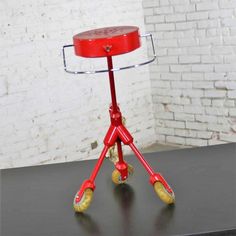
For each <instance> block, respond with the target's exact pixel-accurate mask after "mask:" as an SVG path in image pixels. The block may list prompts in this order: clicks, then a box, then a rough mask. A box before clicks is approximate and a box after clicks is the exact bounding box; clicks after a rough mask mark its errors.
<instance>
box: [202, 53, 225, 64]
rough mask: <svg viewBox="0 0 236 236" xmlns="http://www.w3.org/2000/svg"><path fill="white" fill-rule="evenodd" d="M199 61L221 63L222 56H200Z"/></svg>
mask: <svg viewBox="0 0 236 236" xmlns="http://www.w3.org/2000/svg"><path fill="white" fill-rule="evenodd" d="M201 63H203V64H205V63H210V64H212V63H223V56H220V55H217V56H205V55H203V56H201Z"/></svg>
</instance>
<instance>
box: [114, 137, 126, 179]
mask: <svg viewBox="0 0 236 236" xmlns="http://www.w3.org/2000/svg"><path fill="white" fill-rule="evenodd" d="M116 143H117V151H118V157H119V161H118V162H117V163H116V164H115V166H116V169H117V170H118V171H119V172H120V174H121V180H122V181H124V180H126V179H127V178H128V165H127V163H126V162H125V161H124V158H123V152H122V147H121V141H120V139H119V138H118V139H117V141H116Z"/></svg>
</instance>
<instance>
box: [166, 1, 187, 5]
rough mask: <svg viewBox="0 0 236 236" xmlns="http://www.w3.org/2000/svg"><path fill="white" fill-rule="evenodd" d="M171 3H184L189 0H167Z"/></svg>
mask: <svg viewBox="0 0 236 236" xmlns="http://www.w3.org/2000/svg"><path fill="white" fill-rule="evenodd" d="M169 2H170V4H172V5H186V4H189V0H169Z"/></svg>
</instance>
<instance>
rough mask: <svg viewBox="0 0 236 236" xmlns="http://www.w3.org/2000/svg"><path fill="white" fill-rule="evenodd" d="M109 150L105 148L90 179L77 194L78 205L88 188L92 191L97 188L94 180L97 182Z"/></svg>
mask: <svg viewBox="0 0 236 236" xmlns="http://www.w3.org/2000/svg"><path fill="white" fill-rule="evenodd" d="M108 148H109V147H108V146H104V148H103V150H102V153H101V155H100V157H99V159H98V161H97V163H96V165H95V167H94V169H93V171H92V174H91V176H90V178H89V179H87V180H85V181H84V182H83V184H82V185H81V187H80V190H79V191H78V192H77V194H76V197H75V202H76V203H78V202H79V201H80V199H81V198H82V196H83V193H84V191H85V189H86V188H91V189H92V190H94V189H95V187H96V186H95V183H94V180H95V178H96V176H97V173H98V171H99V169H100V167H101V165H102V162H103V160H104V159H105V157H106V153H107V151H108Z"/></svg>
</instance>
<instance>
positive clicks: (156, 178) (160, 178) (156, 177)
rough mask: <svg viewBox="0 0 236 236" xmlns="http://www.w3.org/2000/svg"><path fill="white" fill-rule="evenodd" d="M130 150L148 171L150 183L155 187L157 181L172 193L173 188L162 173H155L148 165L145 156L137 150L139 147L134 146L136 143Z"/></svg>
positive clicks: (131, 145)
mask: <svg viewBox="0 0 236 236" xmlns="http://www.w3.org/2000/svg"><path fill="white" fill-rule="evenodd" d="M129 146H130V148H131V149H132V150H133V152H134V154H135V155H136V156H137V158H138V159H139V161H140V162H141V164H142V165H143V166H144V168H145V169H146V170H147V172H148V173H149V175H150V183H151V184H152V185H154V184H155V183H156V182H157V181H160V182H161V183H162V184H163V185H164V187H165V189H166V190H167V191H168V192H169V193H172V192H173V190H172V189H171V187H170V186H169V185H168V183H167V182H166V180H165V179H164V177H163V176H162V175H161V174H160V173H155V172H154V171H153V169H152V168H151V166H150V165H149V164H148V162H147V161H146V160H145V159H144V157H143V155H142V154H141V153H140V151H139V150H138V149H137V147H136V146H135V145H134V143H133V142H132V143H130V144H129Z"/></svg>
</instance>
